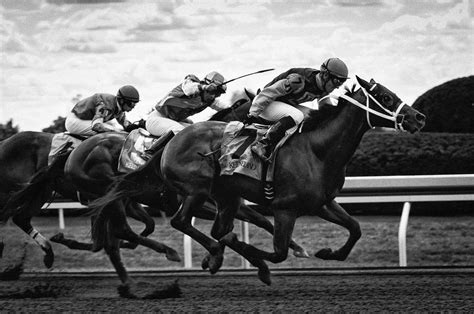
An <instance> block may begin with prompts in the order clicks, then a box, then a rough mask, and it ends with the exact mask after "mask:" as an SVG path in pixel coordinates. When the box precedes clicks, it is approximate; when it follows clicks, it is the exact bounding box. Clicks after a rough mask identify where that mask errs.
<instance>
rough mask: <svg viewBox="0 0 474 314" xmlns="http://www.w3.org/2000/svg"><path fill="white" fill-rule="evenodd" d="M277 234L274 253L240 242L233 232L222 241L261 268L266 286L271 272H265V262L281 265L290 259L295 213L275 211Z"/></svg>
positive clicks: (260, 275) (274, 241)
mask: <svg viewBox="0 0 474 314" xmlns="http://www.w3.org/2000/svg"><path fill="white" fill-rule="evenodd" d="M274 216H275V234H274V236H273V249H274V252H271V253H270V252H266V251H263V250H260V249H257V248H256V247H254V246H252V245H250V244H247V243H245V242H241V241H238V239H237V235H236V234H235V233H233V232H230V233H228V234H227V235H226V236H224V237H223V238H222V239H221V241H222V242H223V243H224V244H225V245H227V246H229V247H230V248H232V249H233V250H234V251H236V252H237V253H239V254H240V255H242V256H243V257H245V258H246V259H247V260H248V261H249V262H250V263H252V265H254V266H256V267H258V268H259V278H260V280H262V281H263V282H264V283H266V284H270V272H269V270H268V268H267V269H266V270H265V267H266V265H265V263H264V262H263V260H268V261H270V262H272V263H280V262H282V261H284V260H286V258H287V257H288V247H289V244H290V240H291V235H292V233H293V228H294V226H295V222H296V214H295V212H293V211H286V210H274Z"/></svg>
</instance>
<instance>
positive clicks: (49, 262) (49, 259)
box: [43, 250, 54, 268]
mask: <svg viewBox="0 0 474 314" xmlns="http://www.w3.org/2000/svg"><path fill="white" fill-rule="evenodd" d="M43 263H44V266H46V268H51V267H53V263H54V253H53V251H52V250H51V251H48V252H46V254H45V255H44V257H43Z"/></svg>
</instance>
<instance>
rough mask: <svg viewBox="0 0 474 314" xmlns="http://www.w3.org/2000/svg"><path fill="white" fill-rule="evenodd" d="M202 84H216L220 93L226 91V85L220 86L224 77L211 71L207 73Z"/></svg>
mask: <svg viewBox="0 0 474 314" xmlns="http://www.w3.org/2000/svg"><path fill="white" fill-rule="evenodd" d="M204 82H205V83H206V84H211V83H214V84H216V85H217V86H218V87H219V90H220V91H221V92H222V93H225V91H226V90H227V85H225V84H222V83H224V82H225V79H224V76H223V75H222V74H220V73H219V72H216V71H212V72H210V73H208V74H207V75H206V77H205V78H204Z"/></svg>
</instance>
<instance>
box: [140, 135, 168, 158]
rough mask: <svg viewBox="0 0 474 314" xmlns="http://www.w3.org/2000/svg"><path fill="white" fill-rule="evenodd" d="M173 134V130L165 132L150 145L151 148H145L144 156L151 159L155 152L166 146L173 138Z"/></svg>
mask: <svg viewBox="0 0 474 314" xmlns="http://www.w3.org/2000/svg"><path fill="white" fill-rule="evenodd" d="M173 136H174V133H173V131H168V133H165V134H163V135H162V136H161V137H160V138H159V139H158V140H157V141H156V142H155V143H153V145H151V146H150V148H148V149H147V150H145V152H144V154H142V158H143V159H145V160H149V159H151V157H152V156H153V154H154V153H156V152H157V151H159V150H160V149H161V148H163V147H165V145H166V144H167V143H168V142H169V141H170V140H171V139H172V138H173Z"/></svg>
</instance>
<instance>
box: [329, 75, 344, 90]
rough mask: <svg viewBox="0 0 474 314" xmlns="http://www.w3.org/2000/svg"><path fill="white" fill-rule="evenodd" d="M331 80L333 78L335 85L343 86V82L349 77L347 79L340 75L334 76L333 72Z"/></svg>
mask: <svg viewBox="0 0 474 314" xmlns="http://www.w3.org/2000/svg"><path fill="white" fill-rule="evenodd" d="M329 80H331V82H332V83H333V84H334V86H336V87H339V86H341V85H342V84H344V82H345V81H346V80H347V79H345V78H340V77H337V76H334V75H332V74H329Z"/></svg>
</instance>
